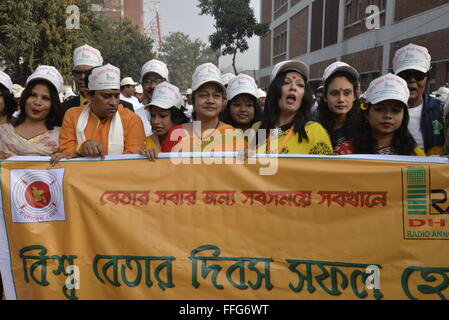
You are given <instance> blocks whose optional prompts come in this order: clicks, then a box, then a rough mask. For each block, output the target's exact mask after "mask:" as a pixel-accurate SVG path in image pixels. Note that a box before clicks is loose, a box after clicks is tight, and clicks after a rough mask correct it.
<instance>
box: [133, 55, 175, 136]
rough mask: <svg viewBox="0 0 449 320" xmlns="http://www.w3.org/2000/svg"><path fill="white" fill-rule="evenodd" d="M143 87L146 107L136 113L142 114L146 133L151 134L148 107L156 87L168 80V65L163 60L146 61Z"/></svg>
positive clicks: (142, 74) (143, 69) (143, 68)
mask: <svg viewBox="0 0 449 320" xmlns="http://www.w3.org/2000/svg"><path fill="white" fill-rule="evenodd" d="M141 76H142V79H141V80H142V87H143V101H142V104H143V106H144V107H142V108H139V109H137V110H136V114H138V115H139V116H140V118H141V119H142V122H143V126H144V129H145V135H146V136H147V137H149V136H151V134H152V131H151V124H150V111H149V110H148V107H149V105H150V102H151V99H152V98H153V91H154V88H155V87H156V86H157V85H158V84H160V83H162V82H164V81H168V69H167V65H166V64H165V63H163V62H162V61H159V60H156V59H153V60H150V61H148V62H147V63H145V64H144V65H143V67H142V71H141Z"/></svg>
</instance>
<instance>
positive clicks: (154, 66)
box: [141, 59, 168, 81]
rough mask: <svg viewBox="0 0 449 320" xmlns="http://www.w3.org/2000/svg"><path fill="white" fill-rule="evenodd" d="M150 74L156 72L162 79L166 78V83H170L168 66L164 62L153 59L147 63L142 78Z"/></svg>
mask: <svg viewBox="0 0 449 320" xmlns="http://www.w3.org/2000/svg"><path fill="white" fill-rule="evenodd" d="M148 72H154V73H157V74H158V75H160V76H161V77H162V78H164V79H165V80H166V81H168V69H167V65H166V64H165V63H163V62H162V61H159V60H156V59H153V60H150V61H148V62H147V63H145V64H144V65H143V67H142V72H141V77H142V79H143V77H144V76H145V75H146V74H147V73H148Z"/></svg>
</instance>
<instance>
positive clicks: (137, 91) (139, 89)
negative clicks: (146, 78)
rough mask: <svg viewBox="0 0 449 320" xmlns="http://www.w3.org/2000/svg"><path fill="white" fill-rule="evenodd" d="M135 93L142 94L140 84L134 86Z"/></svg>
mask: <svg viewBox="0 0 449 320" xmlns="http://www.w3.org/2000/svg"><path fill="white" fill-rule="evenodd" d="M136 93H139V94H141V93H143V87H142V85H141V84H139V85H138V86H136Z"/></svg>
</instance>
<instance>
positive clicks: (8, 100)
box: [0, 71, 17, 124]
mask: <svg viewBox="0 0 449 320" xmlns="http://www.w3.org/2000/svg"><path fill="white" fill-rule="evenodd" d="M13 90H14V85H13V83H12V81H11V78H10V77H9V76H8V75H7V74H6V73H4V72H2V71H0V124H3V123H7V122H11V121H12V119H13V114H14V112H15V111H16V109H17V103H16V100H15V99H14V95H13Z"/></svg>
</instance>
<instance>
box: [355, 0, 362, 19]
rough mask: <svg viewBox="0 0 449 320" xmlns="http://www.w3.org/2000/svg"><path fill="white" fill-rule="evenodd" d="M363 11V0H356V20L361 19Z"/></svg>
mask: <svg viewBox="0 0 449 320" xmlns="http://www.w3.org/2000/svg"><path fill="white" fill-rule="evenodd" d="M361 11H362V0H356V1H355V21H356V22H357V21H359V20H360V13H361Z"/></svg>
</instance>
